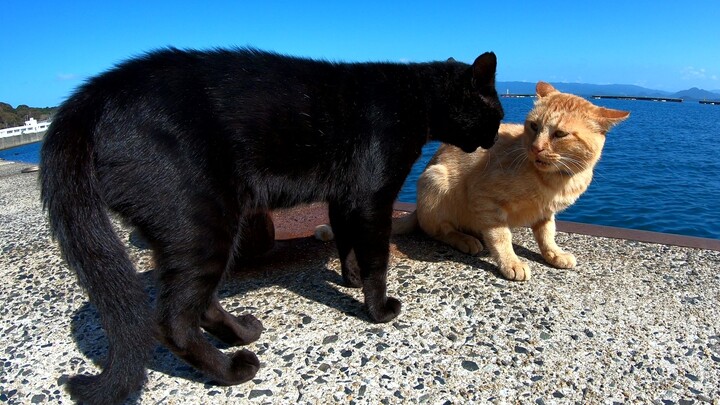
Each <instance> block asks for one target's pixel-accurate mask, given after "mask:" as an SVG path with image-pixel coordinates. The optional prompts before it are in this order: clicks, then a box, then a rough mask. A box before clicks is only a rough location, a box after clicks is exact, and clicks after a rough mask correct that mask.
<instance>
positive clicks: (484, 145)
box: [480, 135, 498, 149]
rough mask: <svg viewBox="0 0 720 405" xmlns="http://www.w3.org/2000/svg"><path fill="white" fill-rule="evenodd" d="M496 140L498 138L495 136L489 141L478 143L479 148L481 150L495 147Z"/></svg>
mask: <svg viewBox="0 0 720 405" xmlns="http://www.w3.org/2000/svg"><path fill="white" fill-rule="evenodd" d="M497 139H498V136H497V135H495V137H494V138H492V139H491V140H489V141H484V142H482V143H480V147H481V148H483V149H490V148H492V146H493V145H495V142H496V141H497Z"/></svg>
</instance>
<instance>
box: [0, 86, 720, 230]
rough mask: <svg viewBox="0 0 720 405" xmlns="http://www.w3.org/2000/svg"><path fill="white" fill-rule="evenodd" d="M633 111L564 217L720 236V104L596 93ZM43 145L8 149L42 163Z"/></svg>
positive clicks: (8, 156) (507, 101) (518, 107)
mask: <svg viewBox="0 0 720 405" xmlns="http://www.w3.org/2000/svg"><path fill="white" fill-rule="evenodd" d="M502 101H503V106H504V108H505V116H506V121H507V122H522V121H524V119H525V115H526V114H527V113H528V111H530V109H531V108H532V104H533V99H530V98H524V99H511V98H504V99H502ZM592 102H593V103H595V104H597V105H601V106H604V107H609V108H616V109H621V110H627V111H630V113H631V115H630V118H628V119H627V120H626V121H625V122H623V123H621V124H620V125H618V126H617V127H615V128H614V129H613V130H611V131H610V134H609V135H608V139H607V141H606V142H605V148H604V151H603V156H602V159H600V162H599V163H598V165H597V167H596V169H595V177H594V180H593V183H592V184H591V185H590V188H589V189H588V191H587V192H586V193H585V194H583V196H582V197H580V199H579V200H578V201H577V202H576V203H575V204H574V205H573V206H571V207H570V208H568V209H567V210H566V211H564V212H562V213H560V214H559V215H558V219H562V220H566V221H575V222H583V223H589V224H598V225H609V226H616V227H621V228H633V229H642V230H649V231H656V232H664V233H675V234H681V235H690V236H700V237H707V238H715V239H720V106H713V105H703V104H700V103H697V102H686V103H659V102H651V101H630V100H592ZM437 146H438V144H437V143H434V144H429V145H427V146H426V147H425V149H424V151H423V156H422V158H421V159H420V160H419V161H418V162H417V163H416V164H415V167H414V168H413V171H412V173H411V174H410V176H409V177H408V180H407V181H406V183H405V186H404V187H403V189H402V191H401V193H400V196H399V198H398V199H399V200H400V201H404V202H415V182H416V181H417V178H418V176H419V175H420V173H421V172H422V170H423V169H424V168H425V165H426V164H427V162H428V160H430V158H431V157H432V155H433V154H434V153H435V150H436V149H437ZM39 149H40V144H39V143H36V144H31V145H26V146H21V147H19V148H14V149H9V150H4V151H0V159H5V160H13V161H21V162H26V163H33V164H37V162H38V153H39Z"/></svg>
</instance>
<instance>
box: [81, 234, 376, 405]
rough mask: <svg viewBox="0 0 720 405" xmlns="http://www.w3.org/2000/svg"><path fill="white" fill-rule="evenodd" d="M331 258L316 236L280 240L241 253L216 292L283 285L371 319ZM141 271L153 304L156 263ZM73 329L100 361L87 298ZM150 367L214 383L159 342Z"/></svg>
mask: <svg viewBox="0 0 720 405" xmlns="http://www.w3.org/2000/svg"><path fill="white" fill-rule="evenodd" d="M140 241H142V239H140ZM134 242H135V241H133V240H132V237H131V243H133V245H135V246H136V247H139V248H141V249H142V248H144V247H145V246H143V245H142V244H141V243H134ZM333 259H337V253H336V250H335V246H334V243H324V242H320V241H317V240H315V239H314V238H297V239H291V240H285V241H276V243H275V246H274V247H273V249H272V250H270V251H269V252H267V253H266V254H263V255H262V256H259V257H255V258H249V259H248V258H241V259H238V266H237V269H235V270H234V271H232V272H231V273H230V274H228V276H227V278H226V280H225V281H224V282H223V283H222V285H221V286H220V288H219V290H218V296H219V298H220V299H221V302H222V300H223V298H228V297H235V296H239V297H242V295H243V294H245V293H248V292H252V291H256V290H261V289H266V288H271V287H280V288H281V289H287V290H289V291H291V292H294V293H296V294H298V295H300V296H302V297H304V298H307V299H309V300H312V301H315V302H318V303H321V304H323V305H325V306H327V307H329V308H331V309H334V310H338V311H340V312H342V313H344V314H345V315H347V316H352V317H356V318H359V319H362V320H364V321H367V322H371V321H370V319H369V317H368V315H367V311H365V309H364V307H363V303H362V302H360V301H358V300H357V299H356V298H354V297H352V296H350V295H349V294H348V290H349V289H348V288H346V287H343V286H342V277H341V275H340V274H338V272H336V271H334V270H332V269H330V268H329V264H330V261H331V260H333ZM298 264H300V265H298ZM139 277H140V279H141V281H142V283H143V285H144V286H145V289H146V291H147V292H148V295H149V296H150V302H151V305H154V303H155V297H156V289H155V278H156V271H155V270H154V269H153V270H148V271H144V272H141V273H139ZM240 300H241V299H240ZM241 305H242V301H241ZM227 309H228V311H230V312H231V313H233V314H235V315H241V314H243V313H248V312H249V313H251V314H253V315H257V316H260V313H261V311H262V310H263V308H262V307H261V308H254V307H250V306H239V307H233V308H227ZM270 316H273V314H270ZM71 333H72V336H73V338H74V340H75V342H76V344H77V347H78V349H79V350H80V352H82V353H83V354H84V355H85V356H86V357H87V358H89V359H90V360H91V361H92V362H93V363H94V364H96V365H98V366H102V364H103V361H104V359H105V358H106V357H107V351H108V343H107V338H106V336H105V332H104V330H103V329H102V326H101V322H100V317H99V314H98V312H97V311H96V309H95V307H94V306H92V305H91V304H90V303H89V302H86V303H85V304H83V305H82V306H81V307H80V308H79V309H78V310H77V311H76V312H75V313H74V315H73V317H72V321H71ZM206 336H207V337H208V339H210V340H211V341H212V342H213V344H214V345H215V347H217V348H219V349H221V350H224V349H230V347H229V346H227V345H226V344H224V343H222V342H220V341H219V340H217V339H215V338H214V337H212V336H211V335H209V334H206ZM260 339H262V336H261V338H260ZM147 367H148V368H149V369H151V370H154V371H157V372H160V373H162V374H165V375H167V376H170V377H173V378H181V379H185V380H189V381H193V382H196V383H202V384H206V385H207V386H208V387H210V386H214V385H216V384H215V383H214V382H213V380H212V379H209V378H208V377H205V376H204V375H203V374H202V373H200V372H198V371H196V370H195V369H194V368H193V367H191V366H189V365H187V364H186V363H184V362H183V361H182V360H180V359H179V358H177V357H175V355H173V354H172V352H170V351H169V350H168V349H166V348H165V347H163V346H161V345H160V344H158V345H157V346H156V348H155V351H154V353H153V359H152V360H151V362H150V363H149V364H148V365H147ZM138 398H139V394H136V395H134V396H132V397H130V398H129V399H128V400H127V402H126V404H135V403H138Z"/></svg>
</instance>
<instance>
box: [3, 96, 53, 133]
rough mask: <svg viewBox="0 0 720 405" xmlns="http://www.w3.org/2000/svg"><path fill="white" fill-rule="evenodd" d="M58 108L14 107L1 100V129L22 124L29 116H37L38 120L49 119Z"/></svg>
mask: <svg viewBox="0 0 720 405" xmlns="http://www.w3.org/2000/svg"><path fill="white" fill-rule="evenodd" d="M56 110H57V107H45V108H37V107H28V106H26V105H19V106H17V108H13V106H11V105H10V104H8V103H3V102H0V129H4V128H9V127H18V126H21V125H23V124H24V123H25V121H26V120H27V119H28V118H35V119H36V120H38V121H45V120H48V119H50V117H52V116H53V114H55V111H56Z"/></svg>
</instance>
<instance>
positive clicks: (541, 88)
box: [535, 81, 557, 98]
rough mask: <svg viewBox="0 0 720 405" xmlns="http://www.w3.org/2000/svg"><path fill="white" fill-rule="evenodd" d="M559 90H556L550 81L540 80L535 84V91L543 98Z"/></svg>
mask: <svg viewBox="0 0 720 405" xmlns="http://www.w3.org/2000/svg"><path fill="white" fill-rule="evenodd" d="M556 92H557V90H555V87H553V86H552V85H551V84H550V83H545V82H542V81H541V82H538V83H537V85H536V86H535V93H537V96H538V98H543V97H545V96H547V95H548V94H551V93H556Z"/></svg>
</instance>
